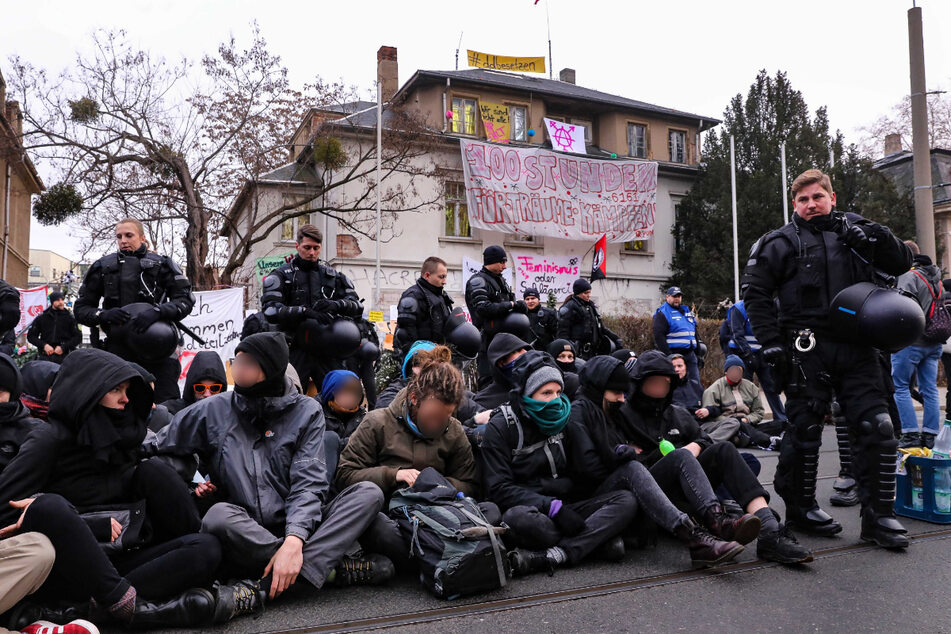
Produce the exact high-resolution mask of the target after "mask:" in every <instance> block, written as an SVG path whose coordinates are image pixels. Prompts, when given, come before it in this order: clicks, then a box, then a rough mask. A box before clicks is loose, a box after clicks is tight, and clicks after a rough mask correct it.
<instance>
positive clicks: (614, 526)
mask: <svg viewBox="0 0 951 634" xmlns="http://www.w3.org/2000/svg"><path fill="white" fill-rule="evenodd" d="M565 506H567V507H568V508H570V509H571V510H572V511H574V512H575V513H577V514H578V515H580V516H581V517H583V518H584V520H585V528H584V530H583V531H581V532H580V533H578V534H577V535H574V536H572V537H568V536H565V535H562V534H561V531H559V530H558V527H557V526H556V525H555V522H554V521H553V520H552V519H551V518H550V517H548V515H547V514H545V513H543V512H542V511H540V510H538V509H537V508H536V507H534V506H513V507H512V508H510V509H508V510H507V511H505V513H503V514H502V521H503V522H505V523H506V524H508V525H509V529H510V530H509V532H508V533H506V542H511V543H512V544H513V545H515V546H519V547H522V548H529V549H531V550H543V549H546V548H551V547H552V546H560V547H561V548H562V549H563V550H564V551H565V553H566V554H567V556H568V563H569V564H572V565H573V564H577V563H578V562H580V561H581V560H583V559H584V558H585V557H587V556H588V555H590V554H591V552H592V551H594V549H596V548H597V547H598V546H600V545H601V544H603V543H604V542H606V541H607V540H609V539H611V538H612V537H617V536H618V535H620V534H621V532H622V531H624V529H625V528H627V525H628V524H630V523H631V520H633V519H634V515H635V514H636V513H637V501H636V499H635V498H634V494H633V493H631V492H630V491H611V492H609V493H602V494H600V495H595V496H593V497H591V498H588V499H587V500H581V501H580V502H572V503H570V504H566V505H565Z"/></svg>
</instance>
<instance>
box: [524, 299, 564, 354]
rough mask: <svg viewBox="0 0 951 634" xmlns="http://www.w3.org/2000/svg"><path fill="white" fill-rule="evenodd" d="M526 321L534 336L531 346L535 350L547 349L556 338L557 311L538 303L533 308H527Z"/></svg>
mask: <svg viewBox="0 0 951 634" xmlns="http://www.w3.org/2000/svg"><path fill="white" fill-rule="evenodd" d="M528 321H529V323H530V324H531V326H532V334H533V335H534V336H535V341H532V342H531V344H532V347H533V348H535V349H536V350H547V349H548V346H550V345H551V343H552V342H553V341H554V340H555V339H557V338H558V313H557V312H556V311H555V310H553V309H551V308H548V307H547V306H542V305H541V304H539V305H538V306H537V307H536V308H535V310H532V309H529V310H528Z"/></svg>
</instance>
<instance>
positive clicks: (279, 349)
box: [234, 332, 289, 382]
mask: <svg viewBox="0 0 951 634" xmlns="http://www.w3.org/2000/svg"><path fill="white" fill-rule="evenodd" d="M234 350H235V353H238V352H245V353H247V354H250V355H251V356H252V357H254V360H255V361H257V362H258V365H259V366H261V371H262V372H264V380H265V382H274V381H275V380H276V379H277V378H278V377H280V378H281V381H282V382H283V378H284V373H285V372H286V371H287V359H288V355H289V353H288V350H287V340H286V339H285V338H284V333H282V332H259V333H256V334H253V335H251V336H249V337H245V338H244V340H243V341H242V342H241V343H239V344H238V346H237V347H236V348H235V349H234Z"/></svg>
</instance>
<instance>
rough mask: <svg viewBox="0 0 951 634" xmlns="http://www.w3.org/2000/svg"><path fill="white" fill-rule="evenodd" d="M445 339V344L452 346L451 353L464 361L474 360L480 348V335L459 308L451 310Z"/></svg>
mask: <svg viewBox="0 0 951 634" xmlns="http://www.w3.org/2000/svg"><path fill="white" fill-rule="evenodd" d="M445 337H446V343H447V344H449V345H450V346H452V348H453V352H455V353H457V354H458V355H459V356H460V357H462V358H464V359H470V360H471V359H475V358H476V356H477V355H478V354H479V350H480V349H481V347H482V335H481V334H480V333H479V329H478V328H476V327H475V326H473V325H472V324H471V323H469V320H468V319H466V313H465V311H464V310H463V309H462V307H461V306H456V307H455V308H453V309H452V313H451V314H450V315H449V319H448V320H447V321H446V331H445Z"/></svg>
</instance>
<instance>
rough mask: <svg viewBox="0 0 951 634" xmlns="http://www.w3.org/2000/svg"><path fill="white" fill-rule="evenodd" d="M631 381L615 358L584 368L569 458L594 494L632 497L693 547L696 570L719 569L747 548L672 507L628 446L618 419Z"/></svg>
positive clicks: (594, 361)
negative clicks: (623, 493)
mask: <svg viewBox="0 0 951 634" xmlns="http://www.w3.org/2000/svg"><path fill="white" fill-rule="evenodd" d="M630 383H631V381H630V377H629V376H628V373H627V370H626V369H625V367H624V365H623V364H622V363H621V362H620V361H619V360H618V359H616V358H612V357H608V356H598V357H592V358H591V359H589V360H588V363H587V364H586V365H585V366H584V369H582V371H581V393H580V394H579V396H578V398H577V399H576V400H575V401H573V402H572V403H571V421H570V422H569V423H568V440H569V442H570V445H571V450H572V456H571V458H572V459H573V460H575V461H576V463H577V464H578V465H580V466H581V468H580V469H579V473H580V474H582V475H581V476H579V479H582V481H584V482H586V483H587V484H588V485H589V486H590V489H589V491H590V493H591V494H592V495H595V494H600V493H606V492H608V491H619V490H621V491H630V492H631V493H633V494H634V498H635V499H636V500H637V506H638V508H640V509H642V510H643V511H644V512H645V513H646V515H647V517H649V518H650V519H651V520H653V522H654V523H655V524H656V525H657V526H659V527H661V528H662V529H664V530H666V531H668V532H670V533H672V534H674V535H675V536H676V537H677V538H678V539H679V540H680V541H682V542H683V543H684V544H685V545H686V546H687V548H689V549H690V559H691V562H692V563H693V567H694V568H702V567H715V566H718V565H720V564H723V563H725V562H727V561H729V560H731V559H733V558H734V557H736V556H737V555H739V554H740V553H741V552H743V546H742V545H740V544H739V543H737V542H735V541H721V540H718V539H716V538H715V537H713V536H712V535H710V533H708V532H707V531H706V530H704V529H703V528H702V527H700V526H698V525H697V524H695V523H694V522H693V521H692V520H691V519H690V518H689V517H688V516H687V514H686V513H684V512H683V511H681V510H680V509H678V508H677V507H676V506H674V504H673V502H671V501H670V500H669V499H668V498H667V495H666V494H664V492H663V491H662V490H661V489H660V486H659V485H658V484H657V482H656V481H655V480H654V478H653V476H651V474H650V472H649V471H648V470H647V467H645V466H644V465H642V464H641V463H640V462H638V461H637V460H636V459H635V458H636V457H637V454H636V452H635V451H634V449H633V448H632V447H630V446H629V445H627V444H626V442H625V438H624V436H623V434H621V433H620V431H619V430H618V427H617V420H616V419H617V417H618V409H619V408H620V407H621V405H622V404H623V403H624V401H625V394H626V393H627V391H628V390H629V389H630ZM635 521H636V520H635Z"/></svg>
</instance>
